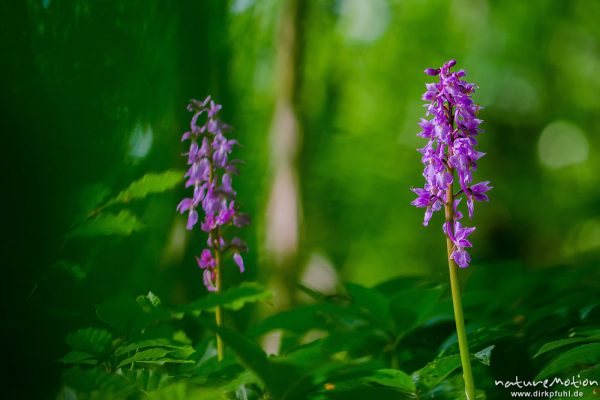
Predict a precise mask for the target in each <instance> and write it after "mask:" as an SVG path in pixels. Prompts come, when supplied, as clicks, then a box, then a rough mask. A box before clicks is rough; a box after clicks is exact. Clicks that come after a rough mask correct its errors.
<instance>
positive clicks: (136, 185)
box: [102, 170, 184, 208]
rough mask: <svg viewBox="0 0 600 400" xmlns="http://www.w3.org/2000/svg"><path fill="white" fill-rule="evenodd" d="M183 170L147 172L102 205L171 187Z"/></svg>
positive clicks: (116, 202) (129, 199) (122, 201)
mask: <svg viewBox="0 0 600 400" xmlns="http://www.w3.org/2000/svg"><path fill="white" fill-rule="evenodd" d="M183 175H184V173H183V171H180V170H168V171H165V172H161V173H148V174H146V175H144V176H143V177H142V178H141V179H138V180H137V181H135V182H133V183H132V184H131V185H129V187H128V188H127V189H124V190H122V191H121V192H120V193H119V194H118V195H117V196H116V197H114V198H112V199H110V200H108V201H107V202H106V203H105V204H104V205H103V206H102V207H103V208H105V207H109V206H112V205H114V204H119V203H127V202H129V201H131V200H136V199H143V198H144V197H146V196H147V195H149V194H152V193H160V192H164V191H167V190H169V189H172V188H173V187H175V186H176V185H177V184H179V183H180V182H181V181H182V180H183Z"/></svg>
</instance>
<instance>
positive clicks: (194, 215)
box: [185, 208, 198, 231]
mask: <svg viewBox="0 0 600 400" xmlns="http://www.w3.org/2000/svg"><path fill="white" fill-rule="evenodd" d="M197 222H198V212H197V211H196V210H195V209H193V208H191V209H190V213H189V215H188V221H187V225H186V227H185V228H186V229H187V230H188V231H191V230H192V228H193V227H194V225H196V223H197Z"/></svg>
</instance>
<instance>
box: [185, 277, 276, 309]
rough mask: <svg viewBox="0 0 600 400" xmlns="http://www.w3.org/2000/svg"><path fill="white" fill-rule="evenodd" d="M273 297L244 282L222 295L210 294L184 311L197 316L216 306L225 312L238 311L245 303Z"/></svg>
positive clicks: (189, 305) (259, 288) (259, 287)
mask: <svg viewBox="0 0 600 400" xmlns="http://www.w3.org/2000/svg"><path fill="white" fill-rule="evenodd" d="M272 297H273V294H272V293H271V291H269V290H267V289H265V288H264V287H263V286H261V285H259V284H258V283H254V282H245V283H242V284H241V285H239V286H236V287H232V288H230V289H229V290H227V291H226V292H223V293H210V294H209V295H207V296H205V297H202V298H200V299H198V300H196V301H194V302H192V303H190V304H188V305H187V306H186V307H185V311H187V312H190V313H194V314H199V313H201V312H203V311H212V310H214V309H215V308H216V307H217V306H222V307H223V308H225V309H227V310H239V309H240V308H242V307H243V306H244V305H245V304H247V303H254V302H257V301H266V300H269V299H271V298H272Z"/></svg>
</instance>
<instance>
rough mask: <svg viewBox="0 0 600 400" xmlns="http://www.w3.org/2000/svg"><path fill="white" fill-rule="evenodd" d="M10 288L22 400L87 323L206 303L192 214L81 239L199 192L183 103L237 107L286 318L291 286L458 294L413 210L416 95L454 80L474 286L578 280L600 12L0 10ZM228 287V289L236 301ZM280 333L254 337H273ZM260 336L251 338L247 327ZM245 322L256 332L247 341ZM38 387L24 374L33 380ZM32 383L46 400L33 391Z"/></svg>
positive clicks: (14, 372) (264, 253)
mask: <svg viewBox="0 0 600 400" xmlns="http://www.w3.org/2000/svg"><path fill="white" fill-rule="evenodd" d="M0 10H1V11H0V15H1V17H0V19H1V20H2V23H1V26H0V34H1V36H0V41H1V46H2V47H1V53H2V62H1V63H0V82H1V87H2V92H1V95H0V99H1V102H2V104H1V107H2V112H1V114H2V134H3V143H4V145H3V157H2V161H3V168H2V182H3V194H2V205H3V206H2V211H1V212H2V220H3V223H2V225H3V226H4V228H5V238H4V239H3V247H5V251H3V254H2V260H3V262H2V264H3V265H2V267H3V268H2V275H3V281H4V283H5V286H6V287H5V289H4V294H5V295H6V296H7V299H8V300H7V301H5V302H3V307H5V308H6V310H5V312H4V313H3V315H4V322H3V331H4V333H5V334H7V335H10V336H11V337H13V339H12V345H11V349H10V350H8V355H7V356H8V357H9V359H8V360H7V361H8V362H11V363H14V365H15V367H14V368H12V369H11V372H10V374H11V375H9V379H10V380H11V381H12V382H13V383H16V384H17V386H18V387H20V388H22V389H20V390H23V393H24V394H25V393H29V394H31V396H34V397H32V398H45V397H47V396H48V397H51V396H52V395H53V394H54V393H56V390H58V387H59V376H60V372H61V367H60V366H59V364H58V363H57V362H56V360H57V359H58V358H60V357H61V355H62V354H64V352H65V347H66V346H65V344H64V337H65V334H66V333H67V332H69V331H70V330H72V329H73V328H75V327H77V326H81V325H82V324H85V323H86V322H87V321H93V320H94V318H95V315H94V305H95V304H98V303H99V302H102V301H103V300H105V299H107V298H109V297H111V296H115V295H117V294H120V293H128V294H134V295H137V294H140V293H145V292H147V291H148V290H152V291H153V292H155V293H157V294H159V295H160V296H161V298H162V299H163V301H166V302H168V303H171V304H181V303H184V302H187V301H190V300H191V299H194V298H196V297H198V296H200V295H202V294H203V293H204V288H203V286H202V282H201V273H200V271H199V270H198V269H197V267H196V266H195V262H194V260H193V255H194V254H197V253H198V252H199V251H200V248H201V246H202V244H203V242H204V240H205V238H204V237H203V236H202V233H201V232H199V231H198V232H194V233H191V234H190V233H188V232H187V231H185V229H184V225H185V218H184V217H182V216H180V215H178V214H176V212H175V206H176V205H177V203H178V201H179V199H180V198H181V197H182V196H184V193H185V192H184V190H183V188H181V189H180V187H181V185H180V186H178V188H177V189H176V190H172V191H168V192H166V193H162V194H157V195H152V196H149V197H148V198H146V199H144V200H143V201H140V202H138V203H135V204H132V205H131V208H132V209H133V210H134V211H135V212H136V215H137V216H138V218H139V220H140V222H141V223H142V224H143V228H142V227H140V228H139V229H137V228H136V229H134V230H133V231H131V232H125V233H121V234H119V235H107V236H104V237H100V238H98V237H94V238H89V239H86V238H79V239H77V240H70V239H69V238H68V237H67V235H68V232H69V230H70V229H71V228H72V227H73V224H74V223H75V222H74V221H76V220H77V218H78V216H79V215H81V214H82V213H85V212H87V211H89V207H88V205H89V204H93V203H94V201H95V200H94V199H99V198H107V197H108V196H110V195H114V194H116V193H118V192H119V191H120V190H121V189H123V188H125V187H127V186H128V185H129V183H131V182H132V181H134V180H136V179H139V178H140V177H142V176H143V175H144V174H146V173H148V172H162V171H166V170H168V169H173V168H176V169H183V168H184V158H183V157H181V153H182V152H184V151H185V147H184V145H183V144H181V143H180V140H179V139H180V135H181V133H182V132H183V131H184V130H186V127H187V125H188V123H189V122H188V121H189V118H190V115H189V113H187V111H186V110H185V106H186V103H187V100H188V99H190V98H204V97H205V96H206V95H208V94H212V96H213V97H214V98H215V99H216V100H217V101H218V102H219V103H221V104H223V106H224V107H223V112H222V118H223V119H224V120H225V121H227V122H229V123H230V124H232V125H233V126H234V127H235V131H234V136H235V137H236V138H237V139H238V140H239V141H240V142H241V143H242V144H243V146H241V147H240V148H238V149H237V150H236V156H237V157H238V158H240V159H243V160H244V161H245V164H244V166H243V167H242V171H241V176H240V177H239V178H238V179H237V180H236V181H235V182H234V184H235V186H236V187H237V189H238V193H239V198H240V199H241V200H242V204H243V207H244V209H245V210H246V211H247V212H248V213H249V214H251V216H252V218H253V224H252V225H251V226H250V227H249V228H248V229H246V231H245V233H244V237H245V239H246V240H247V241H248V242H249V245H250V252H249V254H248V256H247V257H246V264H247V272H246V273H245V274H244V276H242V277H240V276H239V274H237V273H236V272H235V271H234V269H233V268H230V269H229V270H228V272H227V273H226V276H225V280H226V282H227V283H230V284H233V283H234V282H239V281H240V280H242V279H246V280H259V281H261V282H264V283H268V284H269V285H270V286H271V287H273V288H274V290H275V291H276V298H275V304H274V306H273V307H275V308H279V309H281V308H285V307H289V306H290V305H292V304H294V303H295V302H297V301H298V296H296V293H295V291H294V290H293V282H295V281H297V280H300V281H304V282H307V283H310V284H311V285H312V286H313V287H316V288H319V289H321V290H324V291H327V290H329V289H331V288H333V287H335V285H336V283H337V282H341V281H354V282H359V283H361V284H364V285H372V284H375V283H378V282H381V281H383V280H385V279H389V278H390V277H393V276H397V275H423V276H439V277H441V278H444V277H445V274H446V269H447V266H446V264H445V257H446V256H445V245H444V239H443V237H442V233H441V229H439V226H440V225H441V220H440V216H437V217H435V218H434V220H433V221H432V224H431V226H430V227H429V228H424V227H423V226H422V225H421V221H422V217H423V215H422V214H423V213H422V210H417V209H415V208H413V207H411V206H410V205H409V203H410V201H411V200H412V199H413V194H412V193H411V192H410V191H409V187H410V186H419V185H422V181H423V178H422V176H421V172H422V166H421V164H420V157H419V154H418V153H417V152H416V148H418V147H421V146H422V145H423V140H422V139H420V138H418V137H417V136H416V133H417V132H418V126H417V122H418V121H419V118H420V117H422V116H423V115H424V109H423V107H422V101H421V100H420V97H421V94H422V92H423V91H424V83H426V82H428V79H430V78H429V77H427V76H425V75H424V74H423V73H422V71H423V69H425V68H427V67H436V66H439V65H441V64H442V63H443V62H445V61H447V60H448V59H450V58H455V59H456V60H457V61H458V66H459V67H461V68H464V69H466V70H467V72H468V74H469V75H468V79H469V80H471V81H473V82H475V83H477V84H478V85H479V89H478V90H477V92H476V94H475V100H476V101H477V102H479V103H480V104H481V105H482V106H483V107H484V109H483V110H482V111H481V115H480V116H481V118H482V119H483V120H485V124H484V125H483V128H484V129H485V132H484V133H483V134H482V135H481V140H480V150H482V151H484V152H486V153H487V156H486V157H485V158H484V159H483V160H482V161H481V163H480V168H479V170H478V171H477V172H476V175H475V180H477V181H479V180H491V181H492V184H493V186H494V187H495V188H494V190H493V191H492V192H491V193H490V197H491V202H490V203H485V204H481V205H478V206H477V207H476V215H475V218H474V222H473V223H474V224H475V225H476V226H477V230H476V232H475V233H474V234H473V235H472V238H473V241H474V243H475V247H474V249H473V252H472V256H473V260H474V261H473V265H472V267H471V268H472V269H474V268H497V273H498V274H502V268H501V265H502V264H501V262H503V261H519V262H520V263H521V264H522V265H524V268H526V269H527V270H534V269H539V268H549V267H552V266H556V265H560V266H561V268H564V269H565V274H567V273H568V271H569V268H575V267H577V266H578V265H580V264H583V263H589V262H594V261H597V260H598V259H599V256H600V217H599V213H598V211H599V210H600V185H599V184H598V183H599V179H598V173H597V171H598V170H599V169H600V158H599V152H598V148H599V144H600V113H599V112H598V109H599V107H600V95H599V93H600V79H599V78H598V73H599V72H600V25H599V24H598V18H599V17H600V2H597V1H593V0H571V1H559V0H556V1H548V0H531V1H520V0H505V1H491V0H488V1H475V0H453V1H442V0H369V1H366V0H364V1H363V0H315V1H303V0H295V1H279V0H231V1H220V0H206V1H178V2H158V1H128V2H109V1H103V2H95V1H86V0H70V1H66V0H35V1H34V0H27V1H19V2H8V1H7V2H3V3H2V5H1V6H0ZM227 283H226V284H227ZM268 312H269V311H268V310H267V311H264V310H263V311H258V312H254V313H252V314H250V313H248V314H247V315H245V314H244V315H243V318H245V320H249V319H251V318H258V316H257V315H261V314H262V313H268ZM245 320H244V321H245ZM244 321H240V322H239V323H241V324H243V323H245V322H244ZM26 374H30V375H29V376H28V377H27V376H26ZM31 374H33V376H35V381H36V382H35V384H32V382H31V376H32V375H31Z"/></svg>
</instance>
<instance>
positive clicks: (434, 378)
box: [412, 354, 460, 388]
mask: <svg viewBox="0 0 600 400" xmlns="http://www.w3.org/2000/svg"><path fill="white" fill-rule="evenodd" d="M459 367H460V356H459V355H458V354H455V355H452V356H446V357H441V358H438V359H437V360H434V361H432V362H430V363H428V364H427V365H425V366H424V367H423V368H421V369H420V370H418V371H415V372H414V373H413V374H412V378H413V380H414V381H415V382H417V384H420V385H423V386H425V387H427V388H433V387H435V386H437V385H438V384H439V383H440V382H441V381H443V380H444V379H446V377H447V376H448V375H450V374H451V373H452V372H454V371H456V370H457V369H458V368H459Z"/></svg>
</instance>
